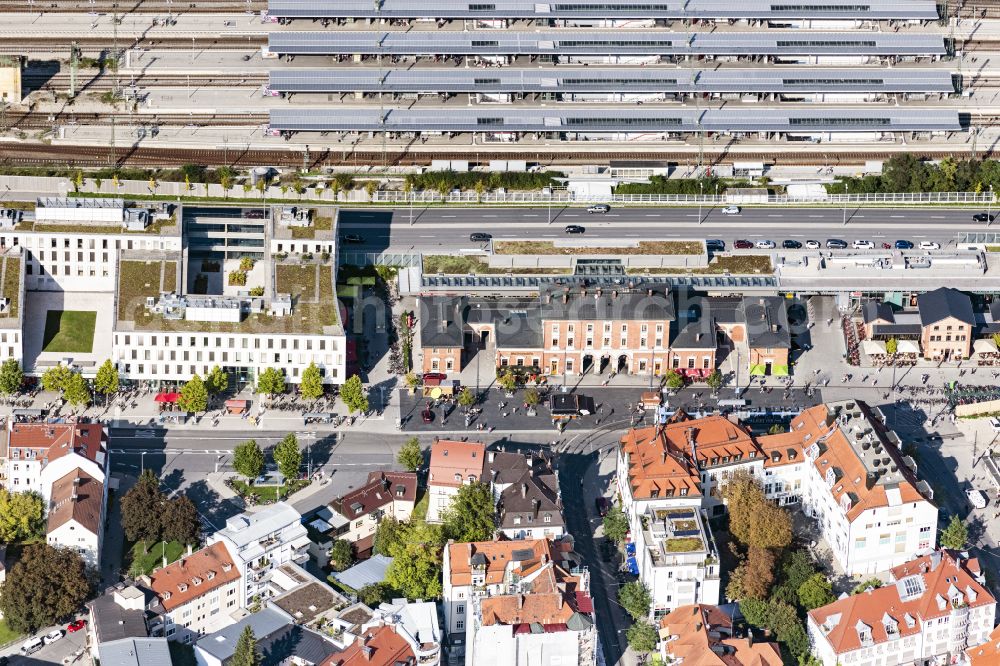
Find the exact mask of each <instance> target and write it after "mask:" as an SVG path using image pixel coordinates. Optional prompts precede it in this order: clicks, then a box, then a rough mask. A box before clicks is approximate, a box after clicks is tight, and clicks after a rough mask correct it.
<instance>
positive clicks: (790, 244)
mask: <svg viewBox="0 0 1000 666" xmlns="http://www.w3.org/2000/svg"><path fill="white" fill-rule="evenodd" d="M781 247H783V248H785V249H786V250H801V249H802V243H800V242H799V241H797V240H783V241H781Z"/></svg>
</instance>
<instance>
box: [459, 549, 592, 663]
mask: <svg viewBox="0 0 1000 666" xmlns="http://www.w3.org/2000/svg"><path fill="white" fill-rule="evenodd" d="M577 561H578V557H577V556H576V554H575V553H574V552H573V539H572V537H569V536H566V537H562V538H559V539H524V540H518V541H483V542H477V543H449V544H448V545H447V546H446V547H445V550H444V563H443V593H442V600H443V603H444V617H445V628H446V631H447V632H448V641H449V643H450V645H451V650H450V655H451V656H450V658H451V659H452V660H453V661H454V662H456V663H457V662H460V661H461V660H462V659H463V658H466V659H468V658H469V657H467V656H466V655H468V654H470V653H469V652H468V651H467V650H466V646H467V645H471V643H469V639H470V636H469V635H468V632H469V631H470V630H472V631H473V632H474V631H475V628H474V627H472V626H471V625H472V624H473V623H475V622H481V619H482V617H484V616H482V615H481V613H480V612H479V610H478V608H477V609H474V608H473V607H472V605H471V604H472V602H473V600H475V599H477V598H479V597H483V596H488V597H497V596H502V595H510V594H516V593H520V592H523V593H529V592H535V593H541V592H543V591H546V592H554V591H555V589H556V588H560V589H563V588H564V589H565V590H576V591H580V592H582V593H584V595H585V596H586V595H587V594H589V586H588V581H589V578H588V576H589V574H588V573H587V570H586V569H585V568H580V567H579V566H578V565H577ZM535 581H539V585H538V586H537V587H536V586H535V585H534V583H535ZM543 583H544V585H543ZM588 599H589V597H588ZM582 603H584V604H585V605H586V603H587V602H582ZM504 654H509V653H504ZM480 656H481V658H483V659H486V658H487V655H485V654H482V655H480Z"/></svg>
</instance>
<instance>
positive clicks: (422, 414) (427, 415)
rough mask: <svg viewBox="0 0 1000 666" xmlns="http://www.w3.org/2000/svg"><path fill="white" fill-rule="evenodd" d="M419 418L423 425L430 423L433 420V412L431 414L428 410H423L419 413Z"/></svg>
mask: <svg viewBox="0 0 1000 666" xmlns="http://www.w3.org/2000/svg"><path fill="white" fill-rule="evenodd" d="M420 418H421V419H422V420H423V422H424V423H430V422H431V421H433V420H434V412H432V411H431V410H429V409H425V410H423V411H422V412H420Z"/></svg>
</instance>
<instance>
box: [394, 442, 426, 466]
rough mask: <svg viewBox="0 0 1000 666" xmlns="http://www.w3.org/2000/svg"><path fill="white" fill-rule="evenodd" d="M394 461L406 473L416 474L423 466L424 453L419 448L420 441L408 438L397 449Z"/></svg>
mask: <svg viewBox="0 0 1000 666" xmlns="http://www.w3.org/2000/svg"><path fill="white" fill-rule="evenodd" d="M396 461H397V462H399V464H400V465H402V466H403V467H405V468H406V471H408V472H416V471H417V470H418V469H420V466H421V465H423V464H424V453H423V450H422V449H421V448H420V440H419V439H417V438H416V437H410V438H409V439H408V440H406V443H405V444H403V446H402V448H400V449H399V454H398V455H397V456H396Z"/></svg>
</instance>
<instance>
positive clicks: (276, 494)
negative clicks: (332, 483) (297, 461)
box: [231, 479, 309, 502]
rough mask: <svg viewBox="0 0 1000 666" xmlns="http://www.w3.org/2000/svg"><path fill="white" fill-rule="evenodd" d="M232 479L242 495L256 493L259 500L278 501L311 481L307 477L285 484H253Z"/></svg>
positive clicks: (235, 487)
mask: <svg viewBox="0 0 1000 666" xmlns="http://www.w3.org/2000/svg"><path fill="white" fill-rule="evenodd" d="M231 481H232V483H231V486H232V489H233V490H235V491H236V492H237V493H239V495H240V497H244V498H245V497H247V496H249V495H256V496H257V501H259V502H268V501H270V502H277V501H278V500H281V499H285V498H286V497H288V496H289V495H291V494H293V493H296V492H298V491H299V490H302V489H303V488H305V487H306V486H308V485H309V482H308V481H306V480H305V479H296V480H294V481H292V482H291V483H286V484H285V485H283V486H276V485H270V484H268V485H260V486H251V485H249V484H248V483H247V482H246V481H244V480H243V479H232V480H231Z"/></svg>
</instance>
